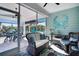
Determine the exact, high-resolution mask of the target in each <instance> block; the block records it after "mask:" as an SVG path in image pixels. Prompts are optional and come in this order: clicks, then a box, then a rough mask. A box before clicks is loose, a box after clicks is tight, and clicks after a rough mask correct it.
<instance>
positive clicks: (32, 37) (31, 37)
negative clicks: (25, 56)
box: [26, 33, 49, 56]
mask: <svg viewBox="0 0 79 59" xmlns="http://www.w3.org/2000/svg"><path fill="white" fill-rule="evenodd" d="M26 38H27V40H28V43H29V45H28V48H27V51H28V53H29V54H30V55H33V56H34V55H39V53H40V52H41V51H42V50H43V49H45V48H47V47H48V41H49V40H48V38H47V37H45V38H43V39H42V38H41V36H40V33H28V34H26Z"/></svg>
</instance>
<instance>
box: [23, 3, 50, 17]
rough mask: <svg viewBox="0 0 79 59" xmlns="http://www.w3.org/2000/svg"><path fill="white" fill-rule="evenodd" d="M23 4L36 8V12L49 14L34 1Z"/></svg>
mask: <svg viewBox="0 0 79 59" xmlns="http://www.w3.org/2000/svg"><path fill="white" fill-rule="evenodd" d="M24 5H27V6H29V7H31V8H32V9H34V10H36V11H38V12H41V13H42V14H44V15H47V16H49V15H50V13H49V12H47V11H46V10H45V9H43V8H42V7H41V6H39V5H38V4H36V3H24Z"/></svg>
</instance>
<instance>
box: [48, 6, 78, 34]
mask: <svg viewBox="0 0 79 59" xmlns="http://www.w3.org/2000/svg"><path fill="white" fill-rule="evenodd" d="M61 15H67V16H68V24H67V27H65V29H62V28H61V30H60V32H61V34H68V33H69V32H79V6H77V7H74V8H71V9H67V10H63V11H60V12H56V13H52V14H51V15H50V16H49V18H48V20H47V28H48V29H47V34H50V31H49V29H50V28H52V29H53V28H54V27H53V19H54V18H55V17H56V16H61ZM54 33H56V32H55V31H54Z"/></svg>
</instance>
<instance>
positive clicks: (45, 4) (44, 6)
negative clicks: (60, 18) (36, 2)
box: [43, 3, 60, 7]
mask: <svg viewBox="0 0 79 59" xmlns="http://www.w3.org/2000/svg"><path fill="white" fill-rule="evenodd" d="M47 4H48V3H45V4H44V6H43V7H46V5H47ZM55 4H56V5H60V3H55Z"/></svg>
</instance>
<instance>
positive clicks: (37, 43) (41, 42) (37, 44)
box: [36, 39, 48, 48]
mask: <svg viewBox="0 0 79 59" xmlns="http://www.w3.org/2000/svg"><path fill="white" fill-rule="evenodd" d="M47 42H48V40H47V39H46V40H38V41H36V48H38V47H40V46H42V45H44V44H45V43H47Z"/></svg>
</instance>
